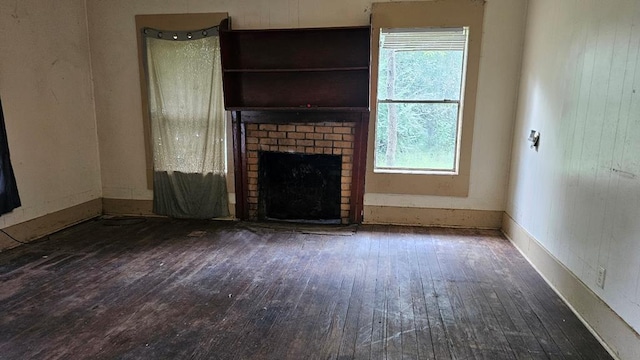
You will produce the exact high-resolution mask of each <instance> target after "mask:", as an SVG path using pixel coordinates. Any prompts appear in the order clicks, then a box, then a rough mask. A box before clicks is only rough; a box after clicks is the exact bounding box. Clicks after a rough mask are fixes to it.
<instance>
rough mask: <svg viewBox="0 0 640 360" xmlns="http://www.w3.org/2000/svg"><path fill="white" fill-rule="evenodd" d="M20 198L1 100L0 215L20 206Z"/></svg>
mask: <svg viewBox="0 0 640 360" xmlns="http://www.w3.org/2000/svg"><path fill="white" fill-rule="evenodd" d="M20 205H21V204H20V196H19V195H18V186H17V185H16V177H15V175H14V174H13V167H11V159H10V158H9V142H8V141H7V129H6V127H5V126H4V113H3V112H2V101H1V100H0V215H1V214H6V213H8V212H10V211H11V210H13V209H15V208H17V207H18V206H20Z"/></svg>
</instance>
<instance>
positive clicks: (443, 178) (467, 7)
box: [365, 0, 484, 197]
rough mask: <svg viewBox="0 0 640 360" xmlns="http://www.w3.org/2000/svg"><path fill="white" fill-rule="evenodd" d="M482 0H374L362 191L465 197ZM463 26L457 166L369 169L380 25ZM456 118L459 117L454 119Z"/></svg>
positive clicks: (374, 118) (370, 167)
mask: <svg viewBox="0 0 640 360" xmlns="http://www.w3.org/2000/svg"><path fill="white" fill-rule="evenodd" d="M483 19H484V2H482V1H474V0H448V1H424V2H388V3H374V4H373V7H372V12H371V26H372V37H371V38H372V39H371V41H372V46H371V51H372V59H371V60H372V61H371V65H372V69H371V103H372V104H376V106H375V107H372V109H371V118H372V119H373V121H371V122H370V127H369V146H368V156H367V178H366V180H367V181H366V184H365V186H366V189H365V192H366V193H368V194H406V195H436V196H453V197H467V196H468V194H469V182H470V169H471V148H472V140H473V126H474V115H475V105H476V92H477V85H478V75H479V63H480V50H481V41H482V25H483ZM456 27H457V28H461V27H466V28H468V31H469V33H468V40H467V51H466V53H465V56H466V61H465V63H466V74H465V86H464V91H463V92H462V94H461V102H462V106H461V109H460V110H459V113H460V116H459V117H460V118H461V126H460V129H459V131H458V136H459V144H460V145H459V146H460V151H459V157H458V171H457V173H455V174H453V173H451V172H440V171H429V172H424V171H412V172H410V173H408V172H405V171H402V172H400V171H374V169H375V163H374V161H375V159H374V154H375V137H376V135H375V132H376V120H377V100H378V99H377V86H378V68H379V67H378V66H379V55H380V46H379V42H380V30H381V29H383V28H456ZM459 121H460V120H459Z"/></svg>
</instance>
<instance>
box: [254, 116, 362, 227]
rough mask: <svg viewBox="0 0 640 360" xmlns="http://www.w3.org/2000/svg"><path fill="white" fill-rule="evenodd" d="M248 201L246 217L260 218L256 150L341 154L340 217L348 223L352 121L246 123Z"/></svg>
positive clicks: (352, 141)
mask: <svg viewBox="0 0 640 360" xmlns="http://www.w3.org/2000/svg"><path fill="white" fill-rule="evenodd" d="M246 131H247V133H246V154H247V185H248V186H247V189H248V196H247V202H248V205H249V219H250V220H257V219H259V216H258V215H259V212H258V204H259V200H260V193H259V184H258V178H259V176H258V174H259V171H260V166H261V164H260V162H259V161H258V159H259V156H258V154H259V152H260V151H272V152H283V153H296V154H309V155H311V154H325V155H339V156H340V157H341V160H342V161H341V164H342V165H341V173H340V220H341V222H342V223H344V224H346V223H349V215H350V214H349V212H350V200H351V182H352V170H353V148H354V139H355V136H354V134H355V123H353V122H319V123H297V124H264V123H262V124H258V123H255V124H247V127H246Z"/></svg>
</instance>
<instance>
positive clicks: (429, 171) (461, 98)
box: [373, 26, 469, 175]
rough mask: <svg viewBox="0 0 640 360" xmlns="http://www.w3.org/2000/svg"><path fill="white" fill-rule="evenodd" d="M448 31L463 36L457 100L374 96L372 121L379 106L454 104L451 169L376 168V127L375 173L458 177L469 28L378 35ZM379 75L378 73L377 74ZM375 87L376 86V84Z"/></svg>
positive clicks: (388, 30) (421, 29)
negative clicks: (457, 32) (453, 31)
mask: <svg viewBox="0 0 640 360" xmlns="http://www.w3.org/2000/svg"><path fill="white" fill-rule="evenodd" d="M448 29H460V30H462V32H463V34H464V38H465V40H464V46H463V47H462V67H461V68H460V89H459V90H458V91H459V93H458V97H457V98H458V99H457V100H453V99H447V98H443V99H441V100H435V99H429V100H421V99H390V98H387V99H379V97H378V96H377V95H376V102H375V104H376V118H375V119H374V121H376V124H377V121H378V119H377V118H378V116H377V115H378V113H379V111H378V110H379V109H380V104H456V107H457V108H456V135H455V145H454V146H455V149H454V158H453V168H452V169H434V168H426V167H423V168H418V167H383V166H377V158H376V156H377V155H376V154H377V153H378V151H377V148H376V147H377V144H378V141H377V140H378V132H377V126H376V131H375V142H374V163H373V171H374V172H375V173H396V174H424V175H428V174H436V175H458V171H459V170H458V169H459V166H460V134H461V132H462V109H463V108H464V91H465V83H466V75H467V52H468V44H469V28H468V27H467V26H464V27H453V28H452V27H425V28H381V29H380V34H382V33H383V32H385V30H386V32H402V33H412V32H416V31H419V32H422V33H425V32H434V33H435V32H439V31H447V30H448ZM382 48H383V46H382V42H381V41H379V43H378V51H380V50H382ZM401 51H423V50H419V49H416V50H401ZM379 68H380V59H378V67H377V69H379ZM378 75H379V73H378ZM376 86H377V84H376Z"/></svg>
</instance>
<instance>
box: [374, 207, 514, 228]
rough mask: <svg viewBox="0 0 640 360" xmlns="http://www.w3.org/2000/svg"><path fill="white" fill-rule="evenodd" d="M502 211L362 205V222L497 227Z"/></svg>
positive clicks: (498, 226)
mask: <svg viewBox="0 0 640 360" xmlns="http://www.w3.org/2000/svg"><path fill="white" fill-rule="evenodd" d="M502 213H503V212H502V211H493V210H468V209H432V208H416V207H399V206H377V205H376V206H372V205H365V206H364V223H365V224H389V225H410V226H438V227H456V228H474V229H500V225H501V223H502Z"/></svg>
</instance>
